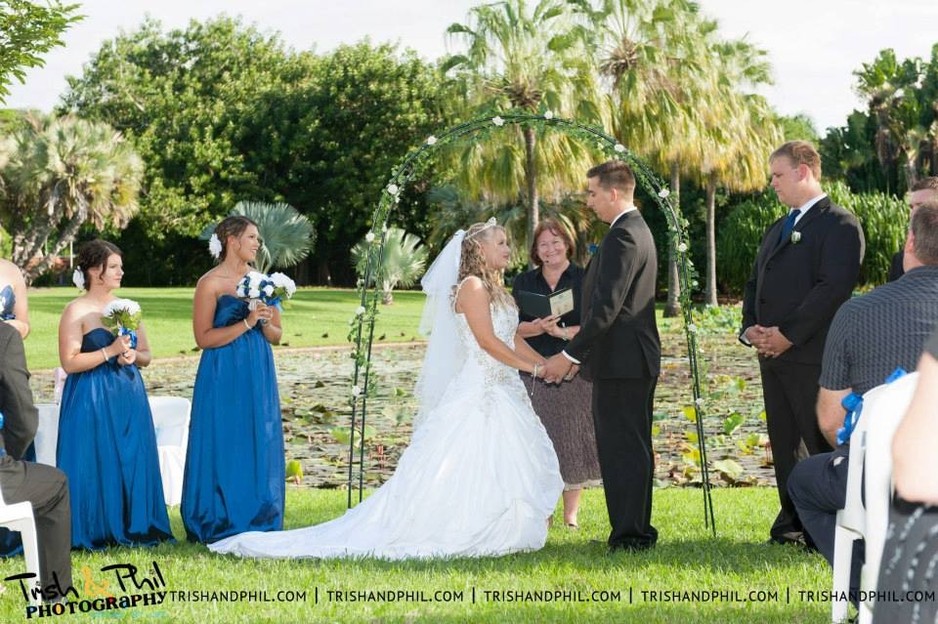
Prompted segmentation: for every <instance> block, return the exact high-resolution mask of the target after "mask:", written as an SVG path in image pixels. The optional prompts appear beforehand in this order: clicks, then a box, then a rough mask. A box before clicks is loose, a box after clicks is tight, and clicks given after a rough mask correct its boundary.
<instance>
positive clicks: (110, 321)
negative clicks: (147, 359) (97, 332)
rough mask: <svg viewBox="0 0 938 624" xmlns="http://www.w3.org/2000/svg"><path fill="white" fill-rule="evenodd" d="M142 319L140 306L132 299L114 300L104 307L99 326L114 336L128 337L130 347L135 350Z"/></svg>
mask: <svg viewBox="0 0 938 624" xmlns="http://www.w3.org/2000/svg"><path fill="white" fill-rule="evenodd" d="M142 318H143V315H142V313H141V312H140V304H139V303H137V302H136V301H134V300H133V299H115V300H114V301H112V302H111V303H109V304H107V305H106V306H104V314H102V316H101V324H102V325H104V327H106V328H107V329H109V330H111V331H112V332H114V335H115V336H130V347H131V348H132V349H136V348H137V328H138V327H140V321H141V319H142Z"/></svg>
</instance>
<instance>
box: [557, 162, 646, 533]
mask: <svg viewBox="0 0 938 624" xmlns="http://www.w3.org/2000/svg"><path fill="white" fill-rule="evenodd" d="M586 176H587V179H588V187H587V200H586V204H587V206H589V207H590V208H591V209H592V210H593V211H594V212H595V213H596V216H598V217H599V218H600V219H601V220H602V221H604V222H605V223H608V224H609V225H610V228H609V232H608V233H607V234H606V236H605V237H604V238H603V241H602V243H601V244H600V246H599V250H598V251H597V252H596V254H595V255H594V256H593V258H592V260H591V261H590V264H589V266H588V267H587V269H586V276H585V277H584V278H583V306H582V308H583V317H582V323H581V325H580V331H579V333H577V335H576V336H574V337H573V339H572V340H570V342H569V344H568V345H567V347H566V349H564V350H563V351H562V352H561V353H558V354H557V355H555V356H553V357H552V358H551V359H550V360H548V362H547V364H546V368H545V371H544V378H545V380H547V381H553V382H559V381H560V380H562V379H571V378H572V376H573V375H574V374H576V372H577V368H576V366H579V365H582V367H583V368H582V373H583V376H584V377H586V378H587V379H591V380H592V382H593V420H594V421H595V425H596V446H597V449H598V452H599V465H600V471H601V474H602V478H603V488H604V490H605V494H606V508H607V510H608V513H609V523H610V524H611V525H612V532H611V533H610V534H609V539H608V540H607V543H608V545H609V550H610V551H614V550H644V549H646V548H651V547H652V546H654V545H655V542H656V541H657V540H658V531H657V529H655V527H653V526H652V525H651V495H652V481H653V477H654V454H653V452H652V447H651V420H652V403H653V400H654V396H655V385H656V384H657V381H658V373H659V371H660V365H661V342H660V339H659V338H658V326H657V324H656V321H655V289H656V279H657V272H658V258H657V254H656V251H655V242H654V239H652V236H651V230H649V229H648V225H647V224H646V223H645V220H644V219H643V218H642V215H641V213H639V212H638V209H637V208H636V207H635V204H634V203H633V200H632V197H633V194H634V192H635V176H634V175H633V174H632V170H631V169H629V166H628V165H627V164H625V163H624V162H619V161H609V162H606V163H603V164H601V165H597V166H596V167H593V168H592V169H590V170H589V171H588V172H587V174H586Z"/></svg>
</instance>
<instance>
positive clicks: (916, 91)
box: [821, 44, 938, 195]
mask: <svg viewBox="0 0 938 624" xmlns="http://www.w3.org/2000/svg"><path fill="white" fill-rule="evenodd" d="M854 76H855V77H856V79H857V82H856V86H855V88H856V91H857V93H858V94H859V95H860V96H861V97H863V98H864V99H865V100H866V102H867V107H866V110H865V111H854V112H853V113H852V114H851V115H850V116H849V117H848V119H847V123H846V125H845V126H842V127H839V128H830V129H828V133H827V136H826V137H825V138H824V141H823V142H822V152H821V155H822V157H823V159H824V162H825V169H826V170H828V171H830V172H831V173H833V174H834V175H835V176H837V177H840V178H842V179H844V180H846V181H847V182H848V184H850V187H851V188H852V189H854V190H858V191H866V190H879V191H883V192H886V193H891V194H894V195H897V194H901V193H904V192H905V191H906V190H907V189H908V188H909V187H910V186H912V184H914V183H915V182H916V181H917V180H918V179H920V178H921V177H923V176H930V175H938V105H936V102H938V44H935V46H933V47H932V50H931V56H930V58H928V59H921V58H918V57H913V58H908V59H904V60H903V59H899V58H898V57H897V56H896V53H895V51H894V50H892V49H885V50H881V51H880V52H879V54H878V55H877V56H876V58H875V59H873V60H872V61H871V62H869V63H863V64H862V65H861V66H860V68H859V69H857V70H856V71H855V72H854ZM828 163H829V164H830V167H828Z"/></svg>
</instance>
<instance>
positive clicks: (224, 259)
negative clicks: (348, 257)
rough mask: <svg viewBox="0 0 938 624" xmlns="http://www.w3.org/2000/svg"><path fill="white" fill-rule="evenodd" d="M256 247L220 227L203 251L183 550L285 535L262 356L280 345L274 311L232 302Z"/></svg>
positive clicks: (277, 426) (266, 362) (244, 230)
mask: <svg viewBox="0 0 938 624" xmlns="http://www.w3.org/2000/svg"><path fill="white" fill-rule="evenodd" d="M260 245H261V240H260V237H259V235H258V230H257V224H256V223H254V222H253V221H251V220H250V219H248V218H247V217H243V216H233V217H228V218H226V219H225V220H224V221H222V222H221V223H219V224H218V226H217V227H216V228H215V234H214V235H213V236H212V240H211V242H210V244H209V249H210V250H211V251H212V255H214V256H215V257H216V258H218V259H219V264H218V266H216V267H215V268H213V269H212V270H210V271H209V272H208V273H206V274H205V275H203V276H202V278H201V279H199V283H198V285H197V286H196V289H195V299H194V303H193V311H192V329H193V332H194V334H195V341H196V343H197V344H198V345H199V347H201V348H202V349H203V351H202V359H201V360H200V361H199V370H198V373H197V374H196V378H195V390H194V391H193V396H192V419H191V421H190V424H189V450H188V452H187V454H186V471H185V476H184V478H183V487H182V505H181V507H180V510H181V513H182V521H183V524H184V525H185V527H186V535H187V537H188V539H189V540H191V541H196V542H203V543H211V542H214V541H217V540H219V539H222V538H224V537H228V536H229V535H235V534H237V533H243V532H245V531H274V530H280V529H281V528H282V527H283V505H284V490H285V486H284V481H285V476H284V449H283V426H282V424H281V420H280V397H279V395H278V393H277V377H276V371H275V369H274V357H273V351H272V349H271V347H270V345H271V344H277V343H279V342H280V336H281V333H282V330H281V328H280V312H279V311H278V310H277V309H276V308H275V307H268V306H266V305H264V304H263V303H261V302H259V301H258V302H256V307H254V308H253V309H250V306H248V304H247V302H245V301H242V300H241V299H238V298H237V297H236V296H235V289H236V287H237V285H238V282H240V281H241V278H242V277H244V275H245V274H247V273H248V272H249V271H251V270H252V268H251V267H250V266H249V265H248V263H249V262H251V261H253V260H254V259H255V257H256V256H257V251H258V249H259V248H260Z"/></svg>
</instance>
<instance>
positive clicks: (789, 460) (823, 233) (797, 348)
mask: <svg viewBox="0 0 938 624" xmlns="http://www.w3.org/2000/svg"><path fill="white" fill-rule="evenodd" d="M769 167H770V170H771V174H772V188H773V189H775V193H776V194H777V195H778V199H779V201H780V202H782V203H783V204H785V205H786V206H788V207H789V209H790V210H789V213H788V215H786V216H785V217H782V218H781V219H779V220H778V221H776V222H775V223H773V224H772V225H771V226H770V227H769V229H768V231H766V233H765V236H764V237H763V238H762V244H761V245H760V247H759V253H758V255H757V257H756V262H755V266H753V269H752V275H751V277H750V278H749V281H748V282H747V283H746V289H745V293H744V298H743V322H742V328H741V331H740V334H739V339H740V341H741V342H743V344H746V345H749V346H752V347H755V349H756V350H757V351H758V354H759V368H760V370H761V372H762V393H763V397H764V401H765V413H766V417H767V421H768V430H769V442H770V443H771V445H772V456H773V457H774V461H775V480H776V482H777V484H778V495H779V500H780V502H781V511H779V513H778V516H777V517H776V519H775V522H774V524H773V525H772V529H771V531H770V535H771V539H770V540H769V541H770V542H772V543H778V544H786V543H799V544H804V543H805V537H804V532H803V527H802V525H801V521H800V520H799V519H798V515H797V513H796V511H795V507H794V504H793V503H792V501H791V498H790V497H789V496H788V487H787V486H788V475H789V474H790V473H791V470H792V468H793V467H794V465H795V463H796V462H797V461H798V459H799V458H800V457H799V455H801V454H802V452H801V450H800V449H801V446H802V443H803V444H804V447H805V449H806V450H807V452H808V454H809V455H814V454H816V453H821V452H826V451H830V450H831V447H830V446H829V445H828V443H827V441H826V440H825V439H824V436H823V435H822V434H821V431H820V429H818V425H817V418H816V416H815V414H816V412H815V405H816V403H817V397H818V378H819V377H820V374H821V359H822V356H823V353H824V340H825V338H826V337H827V331H828V328H829V327H830V324H831V320H832V319H833V318H834V313H835V312H837V309H838V308H839V307H840V304H842V303H843V302H844V301H846V300H847V299H849V298H850V294H851V293H852V292H853V288H854V286H856V283H857V277H858V276H859V273H860V263H861V262H862V261H863V250H864V240H863V231H862V230H861V229H860V225H859V223H858V222H857V219H856V217H854V216H853V215H852V214H850V213H849V212H847V211H846V210H844V209H843V208H841V207H840V206H836V205H834V204H832V203H831V201H830V199H828V197H827V195H826V194H824V192H822V191H821V184H820V178H821V157H820V156H819V155H818V153H817V151H816V150H815V149H814V147H813V146H812V145H811V144H810V143H807V142H805V141H790V142H788V143H785V144H784V145H782V146H781V147H779V148H778V149H777V150H775V151H774V152H773V153H772V155H771V156H770V158H769Z"/></svg>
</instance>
